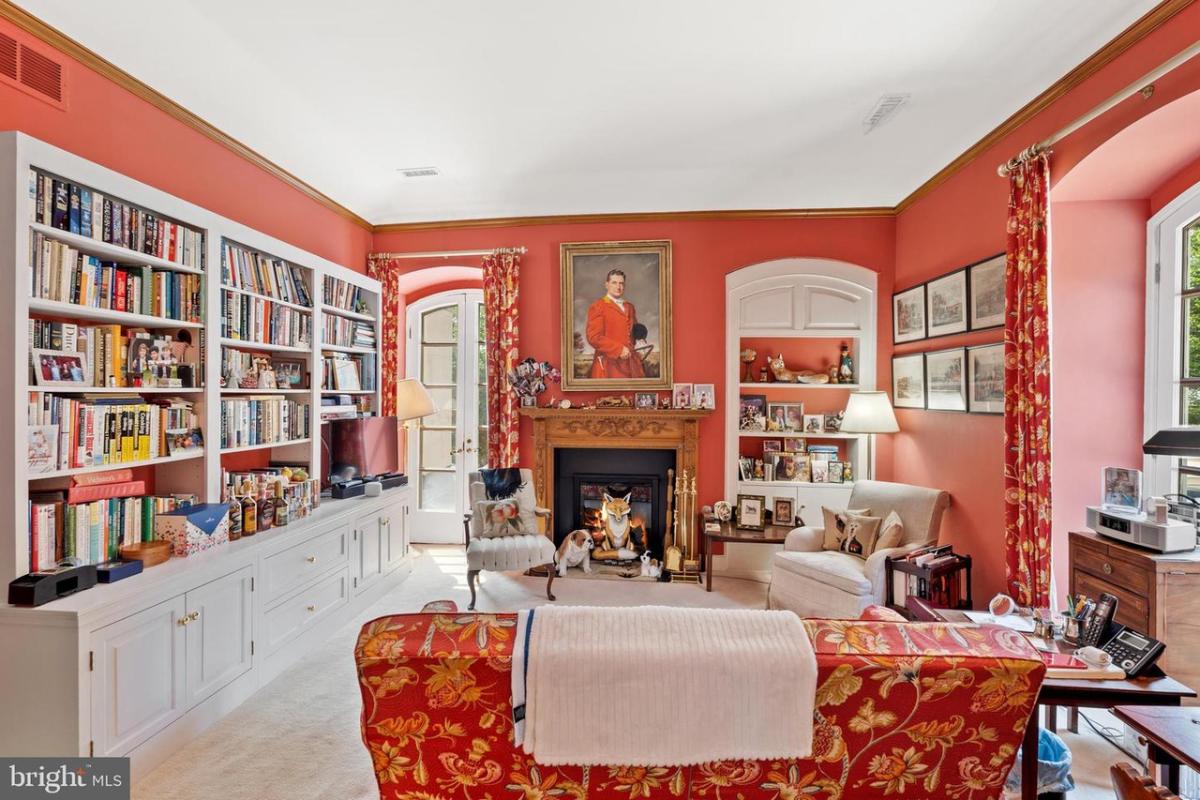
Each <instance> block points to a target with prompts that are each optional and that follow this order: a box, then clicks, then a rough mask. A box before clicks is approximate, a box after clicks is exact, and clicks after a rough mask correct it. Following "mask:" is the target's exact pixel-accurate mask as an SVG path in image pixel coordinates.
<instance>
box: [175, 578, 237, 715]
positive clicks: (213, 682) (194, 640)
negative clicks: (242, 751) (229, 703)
mask: <svg viewBox="0 0 1200 800" xmlns="http://www.w3.org/2000/svg"><path fill="white" fill-rule="evenodd" d="M253 573H254V568H253V567H249V566H248V567H243V568H242V569H240V570H238V571H237V572H235V573H233V574H231V575H226V576H225V577H223V578H218V579H217V580H215V581H212V582H210V583H206V584H204V585H203V586H200V587H197V588H195V589H193V590H192V591H190V592H188V593H187V595H186V611H187V614H186V617H185V619H186V620H187V624H186V625H185V626H184V629H185V631H186V632H187V705H188V706H189V707H190V706H192V705H195V704H196V703H199V702H200V701H201V700H203V699H205V698H206V697H208V696H209V695H211V694H212V693H213V692H215V691H217V690H218V689H220V688H221V687H222V686H224V685H225V684H227V683H229V682H230V681H232V680H233V679H234V678H236V677H237V676H239V675H241V674H242V673H243V672H246V671H247V670H248V669H250V630H251V623H250V617H251V606H250V578H251V576H252V575H253Z"/></svg>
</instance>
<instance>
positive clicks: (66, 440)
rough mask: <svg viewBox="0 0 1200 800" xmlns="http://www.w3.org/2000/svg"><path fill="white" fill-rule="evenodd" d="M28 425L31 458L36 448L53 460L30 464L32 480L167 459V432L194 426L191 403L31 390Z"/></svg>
mask: <svg viewBox="0 0 1200 800" xmlns="http://www.w3.org/2000/svg"><path fill="white" fill-rule="evenodd" d="M27 421H28V423H29V437H30V439H29V451H30V454H31V457H32V456H33V454H34V452H35V450H36V451H38V452H44V451H45V449H47V448H48V449H49V450H51V451H53V457H51V458H46V459H43V460H39V461H38V462H37V464H36V465H35V464H32V463H31V466H30V469H29V474H30V475H31V476H36V475H38V474H42V473H47V472H56V471H58V470H63V469H77V468H85V467H100V466H107V465H109V464H114V465H116V464H131V463H137V462H140V461H148V460H150V459H153V458H159V457H162V456H167V455H170V454H171V450H170V446H169V444H168V441H167V435H168V433H170V432H173V431H177V430H179V429H187V430H190V429H191V428H196V427H198V422H197V417H196V414H195V411H194V408H193V404H192V403H191V401H189V400H184V399H182V398H178V397H170V398H160V399H156V400H153V401H147V400H143V399H142V398H141V397H138V396H137V395H135V394H130V395H99V396H95V395H87V394H85V395H83V396H82V397H79V398H74V397H62V396H59V395H55V394H50V393H46V394H40V393H37V392H31V393H30V395H29V407H28V420H27ZM51 435H52V436H54V437H55V439H54V441H52V442H49V441H47V439H48V437H49V436H51Z"/></svg>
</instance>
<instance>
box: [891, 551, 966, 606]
mask: <svg viewBox="0 0 1200 800" xmlns="http://www.w3.org/2000/svg"><path fill="white" fill-rule="evenodd" d="M955 558H956V560H955V561H952V562H948V563H943V564H938V565H936V566H932V565H931V566H924V567H920V566H917V564H916V563H915V562H912V561H908V560H906V559H904V558H889V559H888V560H887V561H886V562H885V569H884V575H885V578H886V580H885V582H884V595H883V596H884V598H885V600H886V603H887V607H888V608H890V609H892V610H893V611H899V612H900V613H901V614H907V613H908V609H907V608H905V607H904V606H900V605H896V602H895V595H894V593H893V592H894V588H893V587H894V586H895V582H896V580H895V574H896V573H897V572H899V573H901V574H902V575H908V576H911V577H914V578H919V579H921V580H923V581H924V582H925V585H926V586H927V587H928V586H930V585H932V583H933V582H934V581H957V582H959V598H960V599H959V603H958V608H960V609H970V608H973V607H974V606H973V605H972V598H971V557H970V556H964V555H958V554H955ZM964 581H965V586H964V583H963V582H964ZM905 595H906V597H907V595H908V592H905ZM921 599H922V600H925V601H926V602H928V601H929V597H928V591H927V592H926V596H923V597H921Z"/></svg>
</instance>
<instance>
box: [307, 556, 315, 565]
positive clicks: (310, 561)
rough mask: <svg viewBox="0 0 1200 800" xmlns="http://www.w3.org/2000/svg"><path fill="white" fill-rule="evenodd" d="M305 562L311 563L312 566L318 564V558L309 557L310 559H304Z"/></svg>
mask: <svg viewBox="0 0 1200 800" xmlns="http://www.w3.org/2000/svg"><path fill="white" fill-rule="evenodd" d="M304 560H305V561H307V562H308V563H310V564H315V563H317V557H316V556H309V557H308V558H306V559H304Z"/></svg>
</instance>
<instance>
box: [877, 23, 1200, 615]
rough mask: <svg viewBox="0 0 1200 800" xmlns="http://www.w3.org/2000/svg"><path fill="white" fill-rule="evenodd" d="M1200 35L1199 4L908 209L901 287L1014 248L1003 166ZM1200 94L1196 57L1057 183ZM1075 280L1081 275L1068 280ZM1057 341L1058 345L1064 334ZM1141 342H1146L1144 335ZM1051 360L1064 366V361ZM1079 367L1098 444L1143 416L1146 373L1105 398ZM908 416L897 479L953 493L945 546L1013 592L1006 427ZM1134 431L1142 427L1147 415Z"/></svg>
mask: <svg viewBox="0 0 1200 800" xmlns="http://www.w3.org/2000/svg"><path fill="white" fill-rule="evenodd" d="M1197 30H1200V5H1192V6H1190V7H1188V8H1187V9H1185V10H1184V11H1182V12H1180V13H1179V14H1178V15H1176V16H1175V17H1174V18H1172V19H1171V20H1170V21H1169V22H1168V23H1166V24H1165V25H1163V26H1161V27H1160V28H1159V29H1157V30H1156V31H1154V32H1153V33H1152V34H1150V35H1149V36H1147V37H1146V38H1144V39H1143V40H1142V41H1141V42H1139V43H1138V44H1137V45H1135V46H1133V47H1132V48H1130V49H1129V50H1127V51H1126V52H1125V53H1123V54H1122V55H1121V56H1119V57H1118V58H1117V59H1115V60H1114V61H1112V62H1111V63H1109V64H1108V65H1107V66H1105V67H1104V68H1103V69H1101V70H1100V71H1098V72H1097V73H1096V74H1094V75H1093V76H1091V77H1090V78H1089V79H1088V80H1086V81H1085V82H1083V83H1082V84H1080V85H1079V86H1077V87H1075V88H1074V89H1073V90H1072V91H1070V92H1069V93H1067V94H1066V95H1064V96H1063V97H1061V98H1060V99H1058V100H1057V101H1055V102H1054V103H1052V104H1051V105H1050V106H1049V107H1047V108H1046V109H1045V110H1044V111H1042V112H1041V113H1040V114H1038V115H1037V116H1035V117H1034V118H1033V119H1032V120H1030V121H1029V122H1027V123H1026V124H1024V125H1022V126H1020V127H1019V128H1018V129H1017V130H1015V131H1014V132H1013V133H1011V134H1010V135H1008V136H1006V137H1005V138H1003V139H1002V140H1001V141H1000V142H998V143H997V144H996V145H995V146H993V147H991V148H989V149H988V150H986V151H984V152H982V153H980V154H979V155H978V156H977V157H976V158H975V159H974V160H973V161H972V162H970V163H969V164H967V165H966V166H965V167H964V168H962V169H961V170H959V171H958V172H956V173H955V174H954V175H953V176H952V177H950V178H949V179H948V180H947V181H945V182H944V183H942V184H941V185H940V186H938V187H937V188H935V189H934V190H933V191H932V192H930V193H929V194H927V195H925V196H924V197H922V198H921V199H920V200H918V201H917V202H915V203H914V204H913V205H912V206H910V207H909V208H907V209H905V210H904V211H903V212H902V213H901V214H900V215H899V217H898V218H897V221H896V273H895V286H896V287H897V288H900V289H903V288H907V287H909V286H912V285H915V284H917V283H921V282H922V281H925V280H928V279H929V278H933V277H936V276H938V275H940V274H943V273H945V272H947V271H949V270H951V269H954V268H955V267H958V266H961V265H964V264H967V263H970V262H972V261H976V260H978V259H981V258H984V257H986V256H988V255H991V254H993V253H996V252H999V251H1001V250H1003V249H1004V244H1005V232H1004V226H1005V218H1006V216H1007V196H1008V186H1007V181H1005V180H1003V179H1001V178H999V177H997V175H996V167H997V165H998V164H1000V163H1002V162H1004V161H1007V160H1008V159H1009V158H1011V157H1012V156H1013V155H1014V154H1016V153H1017V152H1019V151H1020V150H1021V149H1023V148H1024V147H1027V146H1028V145H1029V144H1030V143H1032V142H1035V141H1038V140H1040V139H1042V138H1044V137H1046V136H1048V135H1049V134H1051V133H1053V132H1054V131H1055V130H1057V129H1058V128H1060V127H1062V126H1063V125H1065V124H1066V123H1068V122H1070V121H1071V120H1073V119H1074V118H1076V117H1078V116H1080V115H1081V114H1083V113H1085V112H1086V111H1088V110H1089V109H1091V108H1092V107H1093V106H1095V105H1096V104H1097V103H1099V102H1101V101H1103V100H1104V99H1106V98H1107V97H1108V96H1110V95H1111V94H1112V93H1114V92H1116V91H1118V90H1119V89H1121V88H1123V87H1124V86H1126V85H1127V84H1129V83H1130V82H1132V81H1134V80H1136V79H1137V78H1138V77H1139V76H1140V75H1143V74H1145V73H1146V72H1148V71H1150V70H1151V69H1153V68H1154V67H1156V66H1158V65H1159V64H1160V63H1162V62H1163V61H1164V60H1166V59H1167V58H1168V57H1170V56H1171V55H1173V54H1175V53H1177V52H1179V51H1181V50H1183V49H1184V48H1186V47H1188V46H1189V45H1190V44H1191V43H1192V42H1193V41H1194V39H1195V32H1196V31H1197ZM1197 88H1200V60H1198V59H1193V60H1192V61H1191V62H1189V63H1188V64H1185V65H1184V66H1182V67H1180V68H1179V69H1177V70H1175V71H1174V72H1173V73H1171V74H1170V75H1168V76H1167V77H1165V78H1162V79H1160V80H1159V81H1158V82H1157V83H1156V84H1155V92H1154V95H1153V97H1152V98H1150V99H1149V100H1147V99H1144V98H1142V97H1141V96H1140V95H1137V96H1134V97H1133V98H1130V99H1128V100H1126V101H1125V102H1123V103H1121V104H1120V105H1119V106H1117V107H1116V108H1115V109H1114V110H1112V111H1111V112H1109V113H1108V114H1106V115H1104V116H1103V117H1101V118H1100V119H1098V120H1096V121H1094V122H1092V123H1090V124H1089V125H1087V126H1085V127H1084V128H1082V129H1080V130H1079V131H1078V132H1076V133H1075V134H1073V135H1072V136H1071V137H1069V138H1067V139H1065V140H1063V141H1062V142H1059V143H1058V144H1057V145H1056V146H1055V148H1054V154H1053V156H1052V157H1051V172H1052V179H1053V180H1058V179H1059V178H1061V177H1062V176H1063V175H1065V174H1067V172H1069V171H1070V169H1072V168H1073V167H1074V166H1076V165H1077V164H1079V163H1080V162H1081V161H1082V160H1083V159H1085V158H1086V157H1087V156H1088V155H1089V154H1090V153H1091V152H1092V151H1093V150H1095V149H1096V148H1097V147H1098V146H1099V145H1100V144H1102V143H1103V142H1104V141H1106V140H1107V139H1109V138H1111V137H1112V136H1113V135H1114V134H1115V133H1117V132H1118V131H1120V130H1122V129H1123V128H1125V127H1127V126H1128V125H1130V124H1131V123H1132V122H1134V121H1135V120H1137V119H1139V118H1141V117H1143V116H1145V115H1147V114H1149V113H1152V112H1153V111H1155V110H1157V109H1159V108H1162V107H1163V106H1164V105H1166V104H1167V103H1169V102H1171V101H1173V100H1175V99H1178V98H1179V97H1181V96H1183V95H1184V94H1187V93H1189V92H1191V91H1194V90H1195V89H1197ZM1068 213H1069V212H1068ZM1055 214H1056V209H1055V208H1054V206H1052V209H1051V220H1052V223H1051V224H1052V225H1055V228H1054V231H1053V233H1052V240H1053V248H1054V249H1053V255H1054V256H1057V254H1058V253H1060V252H1063V251H1062V250H1061V249H1060V248H1062V246H1063V245H1064V241H1063V237H1064V236H1065V235H1068V232H1069V231H1070V230H1071V228H1072V227H1074V226H1068V227H1067V228H1066V229H1060V228H1059V227H1057V225H1056V221H1055ZM1085 227H1086V226H1085ZM1075 230H1079V228H1075ZM1143 236H1144V233H1143ZM1067 252H1070V250H1069V249H1068V251H1067ZM1123 252H1128V251H1123ZM1064 258H1065V257H1064ZM1143 261H1144V256H1139V257H1138V259H1137V260H1136V261H1135V262H1133V264H1132V265H1131V267H1130V268H1131V269H1133V270H1135V271H1140V270H1142V269H1144V266H1143ZM1053 269H1054V268H1052V270H1053ZM1054 274H1055V273H1054V272H1052V278H1051V280H1052V282H1053V281H1054V280H1055V278H1054V277H1053V276H1054ZM1066 280H1071V278H1069V277H1068V276H1067V275H1064V281H1066ZM1122 282H1123V285H1126V286H1128V285H1129V279H1128V278H1122ZM1142 302H1143V300H1142V294H1141V292H1138V293H1137V294H1136V295H1132V296H1130V295H1126V298H1125V303H1126V308H1127V309H1132V313H1133V314H1134V315H1135V316H1136V315H1140V314H1141V313H1142V309H1141V304H1142ZM1060 332H1061V331H1060ZM975 337H978V338H979V339H980V340H997V339H999V338H1000V337H999V336H998V335H997V334H994V333H993V334H990V335H989V334H974V335H972V336H970V337H962V339H961V340H959V339H954V340H949V341H948V340H936V341H934V342H929V343H922V344H920V345H916V346H913V345H908V346H905V347H904V348H903V350H902V349H901V348H900V347H897V352H902V351H903V352H909V351H910V350H934V349H940V348H942V347H945V346H949V345H956V344H959V343H960V341H961V342H974V341H975ZM1055 339H1056V341H1058V340H1059V337H1058V336H1056V337H1055ZM1136 341H1137V343H1140V341H1141V333H1140V331H1139V332H1138V335H1137V340H1136ZM1052 358H1057V354H1056V355H1054V356H1052ZM1071 358H1072V355H1071V353H1070V351H1064V353H1063V355H1062V357H1061V359H1059V361H1058V362H1054V361H1052V364H1057V366H1053V367H1052V369H1053V370H1054V374H1053V389H1052V391H1053V392H1054V393H1055V395H1056V397H1055V407H1056V408H1060V407H1061V408H1063V409H1067V408H1070V409H1073V410H1079V409H1086V412H1081V413H1087V414H1088V415H1090V418H1091V419H1093V420H1104V423H1103V431H1098V432H1097V435H1107V434H1108V433H1109V431H1110V430H1111V428H1112V426H1114V425H1117V424H1120V421H1121V420H1124V419H1126V418H1127V417H1126V416H1125V415H1126V414H1127V413H1128V409H1130V408H1134V407H1136V408H1139V409H1140V407H1141V382H1140V377H1141V375H1140V373H1138V376H1137V378H1138V380H1137V381H1136V382H1121V381H1106V382H1105V384H1104V391H1102V392H1098V391H1097V385H1096V383H1095V382H1093V381H1090V380H1089V381H1087V382H1080V381H1074V382H1072V381H1071V380H1070V379H1069V376H1070V375H1071V374H1072V371H1073V370H1074V369H1075V367H1073V365H1072V364H1071ZM1064 413H1065V412H1064ZM1058 416H1060V415H1056V418H1055V424H1056V425H1057V424H1058ZM898 417H899V421H900V426H901V428H902V429H903V430H902V432H901V433H899V434H897V435H896V436H895V437H893V440H894V456H893V460H894V463H893V472H894V475H895V478H896V480H901V481H905V482H909V483H915V484H921V485H926V486H938V487H940V488H943V489H947V490H949V491H950V493H951V494H952V496H953V503H952V505H951V508H950V510H949V512H948V514H947V516H946V520H945V522H944V524H943V539H944V540H945V541H948V542H951V543H953V544H954V545H955V546H956V548H957V549H959V550H960V551H963V552H970V553H972V554H973V555H974V556H975V558H976V561H975V563H976V570H975V573H976V582H975V586H976V592H977V595H978V598H979V599H986V598H987V597H989V596H990V595H991V594H992V593H993V592H997V591H1001V590H1002V589H1003V585H1004V557H1003V553H1004V505H1003V491H1004V479H1003V422H1002V420H1001V419H1000V418H999V417H983V416H979V415H973V414H972V415H962V414H947V413H937V412H929V411H903V412H900V413H899V414H898ZM1063 424H1064V426H1065V428H1066V429H1065V431H1063V432H1062V433H1063V434H1064V435H1069V434H1070V433H1071V430H1072V429H1071V426H1070V424H1069V423H1063ZM1131 424H1133V425H1135V426H1138V427H1140V415H1139V417H1138V418H1137V419H1135V420H1132V421H1131ZM1057 440H1058V438H1057V437H1056V441H1057ZM1062 441H1063V444H1062V447H1063V450H1062V451H1058V452H1055V453H1054V458H1055V459H1056V460H1057V459H1058V458H1060V457H1063V456H1064V455H1067V456H1068V457H1069V454H1066V453H1065V452H1064V451H1066V450H1067V449H1069V448H1071V447H1072V446H1073V444H1071V443H1070V440H1069V439H1064V440H1062ZM1077 502H1078V497H1077V496H1076V495H1075V493H1074V491H1072V492H1070V493H1067V494H1066V495H1065V497H1064V498H1063V506H1064V507H1063V509H1062V510H1063V512H1068V511H1070V505H1071V504H1074V503H1077ZM1056 519H1057V515H1056ZM1063 535H1064V533H1063V532H1061V531H1056V539H1059V540H1061V539H1062V538H1063ZM1066 555H1067V554H1066V552H1065V550H1064V549H1062V548H1060V549H1059V552H1057V553H1056V558H1057V559H1065V558H1066ZM1060 574H1061V571H1060ZM1064 591H1066V587H1065V586H1059V587H1058V594H1059V595H1060V596H1061V594H1062V593H1063V592H1064Z"/></svg>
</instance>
